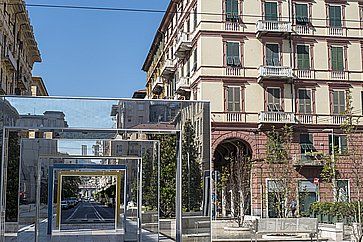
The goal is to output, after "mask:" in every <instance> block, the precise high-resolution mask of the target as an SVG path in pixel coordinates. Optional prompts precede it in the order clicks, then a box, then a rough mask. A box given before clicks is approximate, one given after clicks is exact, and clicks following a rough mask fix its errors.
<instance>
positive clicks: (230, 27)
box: [225, 21, 240, 31]
mask: <svg viewBox="0 0 363 242" xmlns="http://www.w3.org/2000/svg"><path fill="white" fill-rule="evenodd" d="M225 30H227V31H240V23H239V22H228V21H227V22H226V23H225Z"/></svg>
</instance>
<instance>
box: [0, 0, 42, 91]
mask: <svg viewBox="0 0 363 242" xmlns="http://www.w3.org/2000/svg"><path fill="white" fill-rule="evenodd" d="M0 53H1V58H0V60H1V62H0V94H7V95H31V94H32V86H36V85H37V84H34V83H33V80H32V70H33V66H34V63H35V62H41V57H40V52H39V49H38V45H37V42H36V40H35V37H34V33H33V27H32V25H31V24H30V19H29V14H28V12H27V10H26V7H25V2H24V1H23V0H6V1H3V3H2V4H1V5H0Z"/></svg>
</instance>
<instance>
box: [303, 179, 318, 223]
mask: <svg viewBox="0 0 363 242" xmlns="http://www.w3.org/2000/svg"><path fill="white" fill-rule="evenodd" d="M298 188H299V212H300V215H301V216H303V217H304V216H308V215H309V210H310V206H311V204H313V203H314V202H316V201H318V196H317V194H318V186H317V185H315V184H314V183H313V182H312V181H310V180H307V181H299V186H298Z"/></svg>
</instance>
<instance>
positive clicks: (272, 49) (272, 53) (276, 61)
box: [266, 44, 280, 66]
mask: <svg viewBox="0 0 363 242" xmlns="http://www.w3.org/2000/svg"><path fill="white" fill-rule="evenodd" d="M266 65H268V66H279V65H280V54H279V45H278V44H266Z"/></svg>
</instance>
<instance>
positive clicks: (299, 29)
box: [295, 25, 312, 34]
mask: <svg viewBox="0 0 363 242" xmlns="http://www.w3.org/2000/svg"><path fill="white" fill-rule="evenodd" d="M295 31H296V33H298V34H311V32H312V28H311V27H310V26H309V25H296V26H295Z"/></svg>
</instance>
